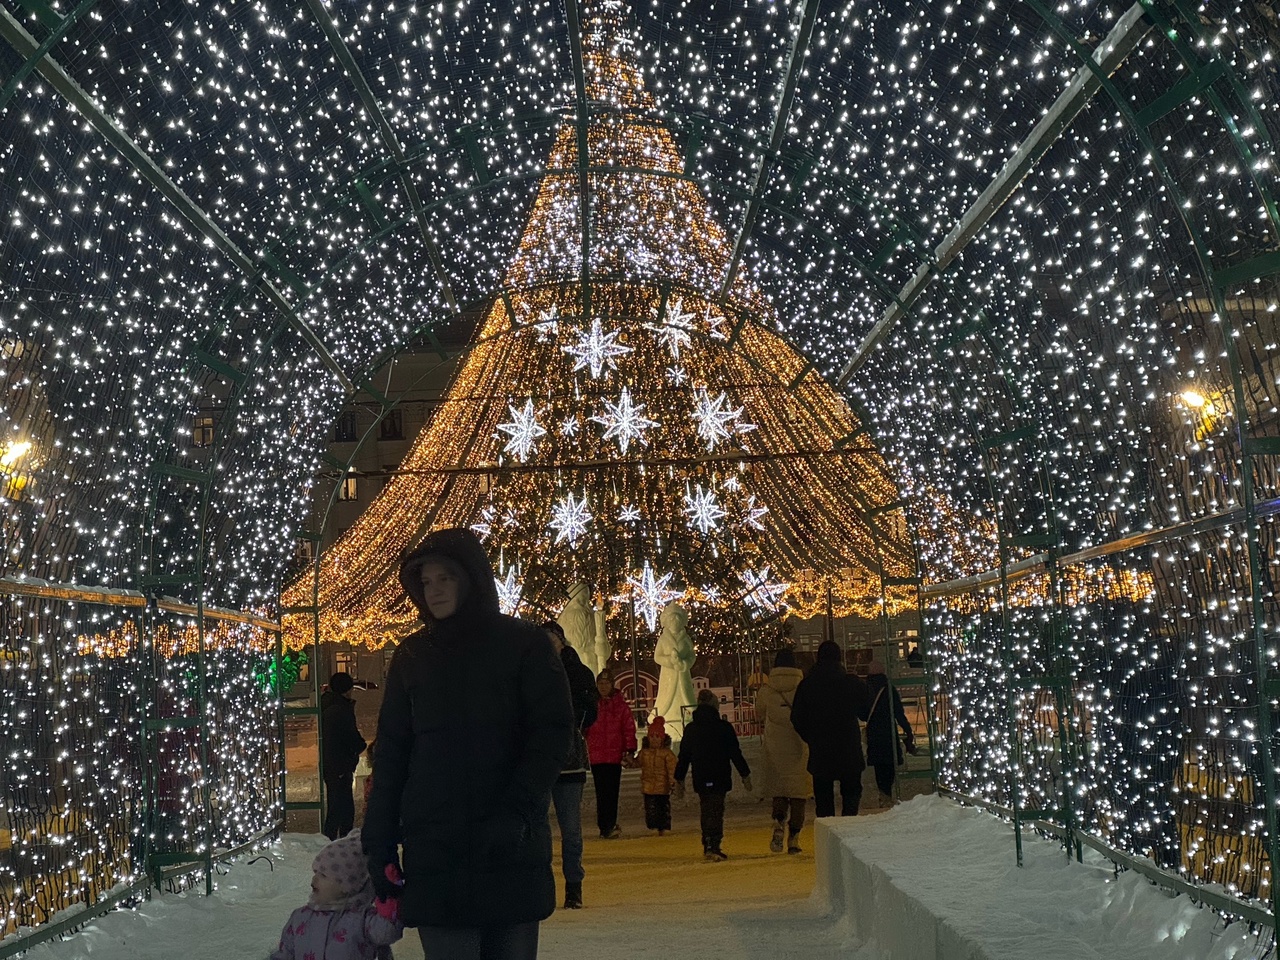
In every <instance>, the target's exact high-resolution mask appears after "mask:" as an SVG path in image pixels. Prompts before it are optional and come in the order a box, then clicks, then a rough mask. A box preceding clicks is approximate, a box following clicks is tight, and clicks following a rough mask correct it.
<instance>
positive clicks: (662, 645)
mask: <svg viewBox="0 0 1280 960" xmlns="http://www.w3.org/2000/svg"><path fill="white" fill-rule="evenodd" d="M660 622H661V623H662V633H660V634H659V635H658V645H657V648H656V649H655V650H654V651H653V659H654V660H656V661H657V663H658V667H659V670H658V696H657V698H656V699H655V701H654V703H655V706H654V710H653V712H652V713H651V714H649V716H650V719H652V718H653V717H662V718H664V719H665V720H666V722H667V733H668V735H670V737H671V739H672V740H679V739H680V738H681V737H683V736H684V712H683V711H682V709H681V708H682V707H692V706H693V705H694V703H696V702H697V699H698V695H697V693H696V691H695V690H694V689H693V672H692V671H693V659H694V656H695V655H694V652H693V637H691V636H690V635H689V614H688V613H686V612H685V609H684V607H682V606H680V604H678V603H676V602H675V601H674V600H673V601H671V602H670V603H668V604H667V605H666V606H665V607H663V608H662V617H661V621H660Z"/></svg>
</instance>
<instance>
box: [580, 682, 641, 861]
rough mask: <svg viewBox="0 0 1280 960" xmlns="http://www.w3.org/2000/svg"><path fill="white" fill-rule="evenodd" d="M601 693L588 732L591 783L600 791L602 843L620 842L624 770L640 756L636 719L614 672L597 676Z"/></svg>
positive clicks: (598, 817)
mask: <svg viewBox="0 0 1280 960" xmlns="http://www.w3.org/2000/svg"><path fill="white" fill-rule="evenodd" d="M596 690H597V691H599V693H600V702H599V704H598V705H597V711H598V712H597V713H596V722H595V723H593V724H592V725H591V729H590V730H588V731H587V752H588V753H589V754H590V757H591V780H592V782H593V783H594V784H595V788H596V826H598V827H599V828H600V838H601V839H602V840H613V839H616V838H617V837H618V836H619V835H620V834H621V833H622V829H621V828H620V827H619V826H618V793H619V792H620V790H621V787H622V768H623V766H630V765H631V763H632V761H633V759H634V758H635V753H636V719H635V717H633V716H632V715H631V704H629V703H627V698H626V697H624V696H623V695H622V691H621V690H619V689H618V688H617V687H615V686H614V685H613V671H612V670H609V669H607V668H606V669H604V670H601V671H600V673H599V675H598V676H597V677H596Z"/></svg>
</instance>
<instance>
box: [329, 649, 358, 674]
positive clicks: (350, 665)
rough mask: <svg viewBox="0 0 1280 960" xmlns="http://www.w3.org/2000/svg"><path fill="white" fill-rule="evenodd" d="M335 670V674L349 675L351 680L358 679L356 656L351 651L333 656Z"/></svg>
mask: <svg viewBox="0 0 1280 960" xmlns="http://www.w3.org/2000/svg"><path fill="white" fill-rule="evenodd" d="M333 670H334V672H335V673H349V674H351V679H353V680H354V679H356V655H355V654H354V653H352V652H351V651H350V650H339V651H338V652H337V653H335V654H334V655H333Z"/></svg>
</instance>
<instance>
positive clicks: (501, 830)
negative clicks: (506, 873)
mask: <svg viewBox="0 0 1280 960" xmlns="http://www.w3.org/2000/svg"><path fill="white" fill-rule="evenodd" d="M476 833H477V840H478V846H479V848H480V856H481V857H482V858H483V859H486V860H500V861H505V860H513V859H515V856H516V854H517V853H519V851H520V848H521V847H522V846H524V842H525V840H527V839H528V837H529V824H528V823H526V822H525V819H524V817H522V816H520V815H519V814H518V813H512V812H506V813H499V814H496V815H495V816H492V817H490V818H489V819H488V820H482V821H481V822H480V825H479V827H478V828H477V830H476Z"/></svg>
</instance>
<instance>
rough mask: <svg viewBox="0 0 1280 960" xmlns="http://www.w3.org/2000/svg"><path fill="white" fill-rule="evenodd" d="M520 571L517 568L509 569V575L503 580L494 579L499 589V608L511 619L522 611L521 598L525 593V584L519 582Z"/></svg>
mask: <svg viewBox="0 0 1280 960" xmlns="http://www.w3.org/2000/svg"><path fill="white" fill-rule="evenodd" d="M519 576H520V571H519V570H518V569H517V568H516V567H508V568H507V575H506V576H505V577H503V578H501V579H499V578H498V577H494V578H493V582H494V585H495V586H497V588H498V608H499V609H500V610H501V611H502V612H503V613H505V614H506V615H507V616H509V617H514V616H515V615H516V611H517V610H519V609H520V597H521V595H522V594H523V593H524V584H522V583H521V582H520V580H519Z"/></svg>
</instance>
